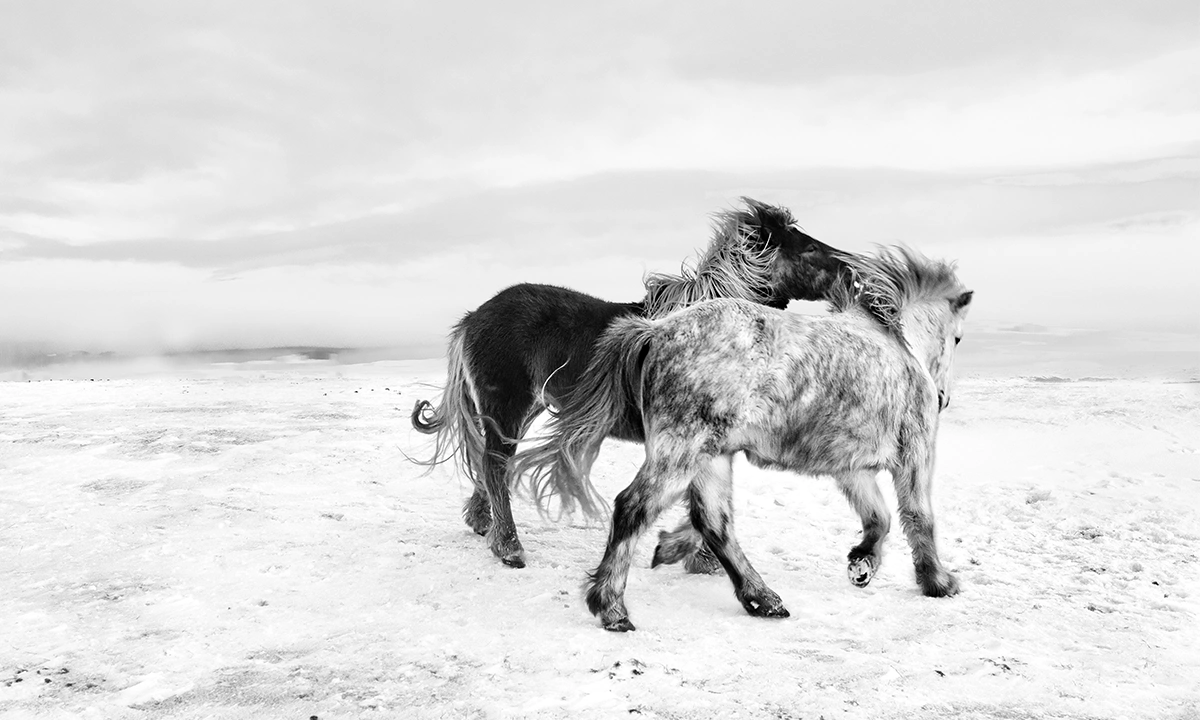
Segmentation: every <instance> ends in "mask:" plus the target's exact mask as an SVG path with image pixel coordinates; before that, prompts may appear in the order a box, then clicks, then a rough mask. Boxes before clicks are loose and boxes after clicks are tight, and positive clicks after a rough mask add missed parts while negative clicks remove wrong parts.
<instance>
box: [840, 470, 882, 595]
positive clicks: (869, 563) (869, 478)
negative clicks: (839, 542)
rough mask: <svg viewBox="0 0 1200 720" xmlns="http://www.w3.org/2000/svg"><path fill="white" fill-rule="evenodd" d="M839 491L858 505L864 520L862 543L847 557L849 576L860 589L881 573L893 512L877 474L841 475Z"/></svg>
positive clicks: (859, 514)
mask: <svg viewBox="0 0 1200 720" xmlns="http://www.w3.org/2000/svg"><path fill="white" fill-rule="evenodd" d="M837 484H838V488H839V489H841V491H842V494H843V495H845V496H846V499H847V500H849V501H850V504H851V505H853V506H854V509H855V510H856V511H857V512H858V516H859V517H860V518H861V519H862V528H863V529H862V532H863V536H862V541H861V542H860V543H859V544H857V545H855V546H854V547H853V548H851V549H850V554H849V556H847V558H846V559H847V561H848V564H847V566H846V574H847V575H849V577H850V582H852V583H854V584H855V585H857V586H859V587H866V586H867V583H869V582H871V578H873V577H875V573H876V571H878V570H879V563H880V562H881V561H882V559H883V539H884V538H886V537H887V534H888V531H889V530H890V529H891V526H892V518H891V513H890V512H888V508H887V503H886V502H885V501H884V499H883V493H881V492H880V491H879V483H878V482H876V481H875V473H873V472H869V471H859V472H855V473H848V474H845V475H839V476H837Z"/></svg>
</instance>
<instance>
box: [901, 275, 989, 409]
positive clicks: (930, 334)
mask: <svg viewBox="0 0 1200 720" xmlns="http://www.w3.org/2000/svg"><path fill="white" fill-rule="evenodd" d="M974 292H975V291H973V290H963V291H961V292H956V293H954V294H952V295H950V296H949V297H945V298H942V300H941V301H940V302H938V301H935V302H933V303H931V304H930V307H929V312H928V313H927V314H926V317H927V318H928V322H927V324H926V326H925V330H924V331H923V332H920V334H921V335H924V342H923V343H922V346H923V348H924V350H925V353H926V355H927V358H928V362H929V365H928V367H929V374H930V376H931V377H932V378H933V385H934V387H935V388H937V395H938V410H939V411H941V410H945V409H946V408H947V407H949V406H950V387H951V385H952V381H953V377H954V351H955V349H956V348H957V347H958V344H959V343H960V342H962V338H963V320H964V319H965V318H966V316H967V310H968V309H969V308H970V305H971V296H972V295H974ZM913 350H914V352H916V351H917V348H916V347H914V348H913Z"/></svg>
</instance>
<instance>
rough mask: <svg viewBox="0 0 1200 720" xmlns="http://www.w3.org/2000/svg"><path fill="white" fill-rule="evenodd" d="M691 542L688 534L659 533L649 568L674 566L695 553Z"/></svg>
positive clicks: (694, 545) (693, 544) (694, 547)
mask: <svg viewBox="0 0 1200 720" xmlns="http://www.w3.org/2000/svg"><path fill="white" fill-rule="evenodd" d="M691 540H692V536H691V535H690V534H683V533H678V532H674V533H669V532H667V531H665V530H663V531H660V532H659V533H658V545H657V546H655V548H654V559H653V560H651V561H650V567H652V568H656V567H658V566H659V565H674V564H675V563H677V562H679V561H680V560H683V559H684V558H687V557H690V556H691V555H692V553H694V552H695V551H696V544H695V543H694V542H692V541H691Z"/></svg>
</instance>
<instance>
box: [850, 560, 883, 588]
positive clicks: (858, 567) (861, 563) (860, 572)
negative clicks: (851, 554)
mask: <svg viewBox="0 0 1200 720" xmlns="http://www.w3.org/2000/svg"><path fill="white" fill-rule="evenodd" d="M878 569H879V565H878V564H877V563H876V562H875V559H874V558H872V557H871V556H869V555H868V556H867V557H862V558H859V559H857V560H851V561H850V564H849V565H847V566H846V575H847V576H848V577H849V578H850V582H852V583H854V584H855V585H856V586H858V587H866V586H867V584H868V583H870V582H871V578H873V577H875V571H876V570H878Z"/></svg>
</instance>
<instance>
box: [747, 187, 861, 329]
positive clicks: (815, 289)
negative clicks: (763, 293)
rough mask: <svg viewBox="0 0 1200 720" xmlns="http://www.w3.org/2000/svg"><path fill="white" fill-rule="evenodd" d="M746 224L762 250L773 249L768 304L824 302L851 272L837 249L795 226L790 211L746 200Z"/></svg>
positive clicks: (780, 306) (776, 305) (775, 305)
mask: <svg viewBox="0 0 1200 720" xmlns="http://www.w3.org/2000/svg"><path fill="white" fill-rule="evenodd" d="M742 202H743V203H745V204H746V208H747V211H746V213H745V214H744V220H743V223H744V225H745V226H746V228H747V229H748V230H749V232H750V236H751V238H753V239H754V240H755V241H757V242H761V243H762V249H763V250H774V251H776V252H774V253H773V254H774V257H775V261H774V263H773V264H772V267H771V273H770V276H771V279H770V283H771V291H772V294H773V295H774V299H773V301H772V302H769V303H768V304H769V305H772V306H774V307H778V308H784V307H787V304H788V301H789V300H825V299H827V298H828V297H829V294H830V290H831V288H832V287H833V286H834V285H835V284H836V283H839V282H845V281H846V280H845V278H849V276H850V273H849V271H848V269H847V266H846V263H845V261H844V260H842V259H841V258H840V257H839V256H838V251H837V250H836V249H835V248H832V247H830V246H829V245H826V244H825V243H823V242H821V241H820V240H817V239H816V238H814V237H812V236H810V235H808V234H807V233H805V232H804V231H803V230H801V229H800V228H798V227H796V220H795V218H793V217H792V214H791V213H790V212H788V211H787V209H785V208H782V207H777V206H774V205H768V204H766V203H763V202H759V201H758V200H754V199H753V198H748V197H744V198H742Z"/></svg>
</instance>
